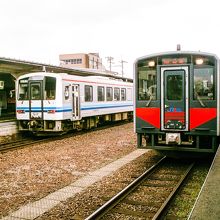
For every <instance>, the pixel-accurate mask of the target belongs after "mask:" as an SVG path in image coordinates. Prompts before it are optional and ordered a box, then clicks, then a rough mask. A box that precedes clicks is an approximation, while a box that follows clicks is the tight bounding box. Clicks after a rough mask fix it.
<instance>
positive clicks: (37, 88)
mask: <svg viewBox="0 0 220 220" xmlns="http://www.w3.org/2000/svg"><path fill="white" fill-rule="evenodd" d="M29 88H30V90H29V94H30V96H29V97H30V99H29V108H30V109H29V112H30V119H43V89H42V88H43V81H29Z"/></svg>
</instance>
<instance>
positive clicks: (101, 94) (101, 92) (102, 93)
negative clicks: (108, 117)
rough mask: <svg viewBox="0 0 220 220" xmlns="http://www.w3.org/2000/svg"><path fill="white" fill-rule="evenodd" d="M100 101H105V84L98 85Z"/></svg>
mask: <svg viewBox="0 0 220 220" xmlns="http://www.w3.org/2000/svg"><path fill="white" fill-rule="evenodd" d="M97 90H98V91H97V92H98V101H99V102H100V101H105V88H104V86H98V88H97Z"/></svg>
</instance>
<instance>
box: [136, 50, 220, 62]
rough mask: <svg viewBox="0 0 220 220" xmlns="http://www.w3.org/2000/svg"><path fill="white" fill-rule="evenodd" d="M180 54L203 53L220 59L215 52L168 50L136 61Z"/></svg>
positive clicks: (202, 54)
mask: <svg viewBox="0 0 220 220" xmlns="http://www.w3.org/2000/svg"><path fill="white" fill-rule="evenodd" d="M175 54H176V55H180V54H188V55H201V56H213V57H215V58H216V59H217V60H219V57H218V56H217V55H216V54H213V53H209V52H201V51H181V50H178V51H166V52H161V53H153V54H149V55H145V56H142V57H139V58H137V59H136V60H135V63H136V62H138V61H139V60H142V59H147V58H150V57H157V56H164V55H175Z"/></svg>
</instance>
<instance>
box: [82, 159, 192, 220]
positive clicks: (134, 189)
mask: <svg viewBox="0 0 220 220" xmlns="http://www.w3.org/2000/svg"><path fill="white" fill-rule="evenodd" d="M193 166H194V163H190V162H188V163H186V162H184V163H183V162H180V161H175V163H173V162H172V161H171V160H170V159H167V158H166V157H163V158H162V159H161V160H160V161H159V162H157V164H155V165H153V166H152V167H151V168H150V169H148V170H147V171H146V172H144V173H143V174H142V175H141V176H139V177H138V178H137V179H135V180H134V181H133V182H132V183H131V184H129V185H128V186H127V187H126V188H124V189H123V190H122V191H121V192H119V193H118V194H117V195H115V196H114V197H113V198H111V199H110V200H109V201H107V202H106V203H105V204H104V205H103V206H101V207H100V208H99V209H97V210H96V211H95V212H94V213H92V214H91V215H90V216H88V217H87V218H86V220H92V219H159V218H160V217H161V215H162V214H163V213H164V210H166V208H167V206H168V204H169V202H170V201H171V199H172V198H173V197H174V195H175V194H176V192H177V191H178V189H179V188H180V186H181V185H182V183H183V182H184V180H185V179H186V177H187V176H188V174H189V172H190V171H191V169H192V167H193Z"/></svg>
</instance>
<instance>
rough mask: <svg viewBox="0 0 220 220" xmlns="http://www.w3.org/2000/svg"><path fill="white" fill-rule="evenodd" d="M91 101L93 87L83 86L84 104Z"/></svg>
mask: <svg viewBox="0 0 220 220" xmlns="http://www.w3.org/2000/svg"><path fill="white" fill-rule="evenodd" d="M92 101H93V87H92V86H89V85H85V102H92Z"/></svg>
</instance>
